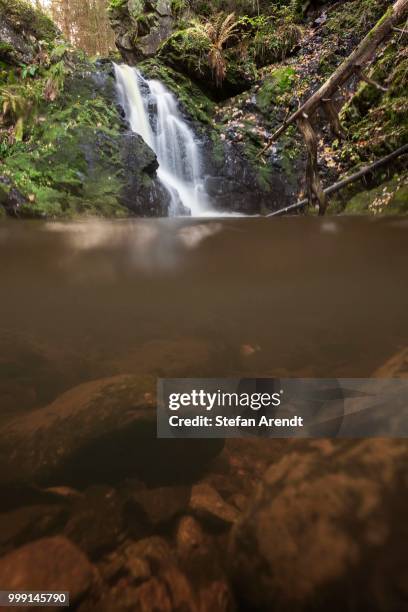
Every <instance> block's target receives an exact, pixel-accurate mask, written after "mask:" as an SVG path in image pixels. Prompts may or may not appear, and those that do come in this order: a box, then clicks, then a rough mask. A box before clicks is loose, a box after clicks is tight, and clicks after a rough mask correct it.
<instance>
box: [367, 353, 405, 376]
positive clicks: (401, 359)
mask: <svg viewBox="0 0 408 612" xmlns="http://www.w3.org/2000/svg"><path fill="white" fill-rule="evenodd" d="M372 377H373V378H408V348H405V349H403V350H402V351H399V352H398V353H397V354H396V355H394V356H393V357H391V359H389V360H388V361H387V362H386V363H385V364H384V365H382V366H381V367H380V368H378V369H377V370H376V371H375V372H374V374H373V375H372Z"/></svg>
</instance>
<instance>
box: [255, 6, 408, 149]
mask: <svg viewBox="0 0 408 612" xmlns="http://www.w3.org/2000/svg"><path fill="white" fill-rule="evenodd" d="M407 13H408V0H397V1H396V2H395V3H394V4H393V6H390V7H389V9H388V10H387V11H386V13H385V14H384V15H383V16H382V17H381V19H380V20H379V21H378V22H377V24H376V25H375V26H374V28H373V29H372V30H371V31H370V32H369V33H368V34H367V36H366V37H365V38H363V40H362V41H361V43H360V44H359V45H358V46H357V47H356V49H355V50H354V51H353V52H352V53H351V55H349V56H348V58H347V59H345V60H344V62H342V63H341V64H340V66H339V67H338V68H337V69H336V70H335V71H334V72H333V74H332V75H331V76H330V77H329V78H328V79H327V81H325V82H324V83H323V85H322V86H321V87H320V88H319V89H318V90H317V91H316V92H315V93H314V94H312V95H311V96H310V97H309V98H308V99H307V100H306V102H304V103H303V104H302V105H301V106H300V107H299V108H298V109H297V110H296V111H295V112H294V113H292V115H291V116H290V117H289V118H288V119H286V120H285V121H284V122H283V123H282V125H281V126H280V127H279V128H278V129H277V130H276V132H275V133H274V134H272V136H271V138H270V141H269V143H268V144H267V145H266V146H265V147H264V149H263V150H262V151H261V153H260V155H262V154H263V153H265V151H266V150H267V149H268V148H269V147H270V146H271V145H272V143H273V142H274V141H275V140H276V139H277V138H278V136H280V135H281V134H283V132H285V131H286V130H287V128H288V127H289V125H291V124H292V123H294V122H295V121H297V119H298V118H299V117H301V116H302V115H304V114H306V115H307V116H308V117H309V118H310V117H311V116H312V115H313V113H314V112H315V111H316V109H317V107H318V106H319V105H320V104H321V102H322V99H323V98H325V99H331V98H332V97H333V95H334V94H335V92H336V91H337V90H338V88H339V87H340V86H341V85H343V83H345V82H346V81H347V80H348V79H349V78H350V77H351V76H352V75H353V74H355V73H359V72H361V68H362V66H363V65H364V64H366V63H367V62H368V61H369V60H370V59H371V58H372V56H373V54H374V52H375V50H376V48H377V47H378V45H379V44H380V42H382V41H383V40H384V38H385V37H386V36H387V35H388V34H389V33H390V32H391V31H392V30H393V28H394V27H395V26H396V25H397V24H398V23H399V22H400V21H401V20H402V19H403V17H405V15H406V14H407Z"/></svg>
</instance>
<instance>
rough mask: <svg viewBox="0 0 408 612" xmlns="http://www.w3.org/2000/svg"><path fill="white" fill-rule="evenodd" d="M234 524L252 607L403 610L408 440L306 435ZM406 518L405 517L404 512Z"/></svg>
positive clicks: (233, 554) (239, 572)
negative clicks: (312, 438)
mask: <svg viewBox="0 0 408 612" xmlns="http://www.w3.org/2000/svg"><path fill="white" fill-rule="evenodd" d="M292 448H293V451H292V452H290V453H289V454H287V455H286V456H284V457H283V458H282V459H281V460H280V461H278V462H277V463H276V464H274V465H271V467H270V468H269V469H268V471H267V472H266V474H265V478H264V480H263V482H262V486H261V487H260V489H259V491H258V493H257V495H256V497H255V499H254V501H253V503H252V504H251V506H250V507H249V509H248V511H247V513H246V514H245V515H244V517H243V518H242V520H240V521H239V523H238V524H237V525H236V526H235V527H234V529H233V532H232V536H231V545H230V567H231V571H232V575H233V578H234V580H235V583H236V586H237V589H238V591H239V593H240V596H241V597H242V599H243V600H244V601H245V602H246V603H247V604H248V606H249V608H250V609H251V610H258V609H260V610H266V609H272V608H273V609H277V610H280V611H281V612H285V611H291V612H293V611H295V610H296V611H303V610H304V611H306V610H316V609H319V610H320V609H330V610H336V611H337V610H338V611H340V610H341V611H343V610H345V609H348V608H349V606H350V601H353V606H354V607H355V609H358V610H368V609H369V610H372V611H373V612H374V611H376V612H379V611H381V612H386V611H390V610H395V611H397V610H403V609H405V608H406V606H407V602H408V590H407V581H406V564H405V561H404V560H405V557H406V550H405V542H406V538H407V527H406V524H405V521H404V520H402V518H401V517H404V516H405V515H406V513H407V511H408V497H407V495H406V487H407V478H406V462H407V457H408V446H407V444H406V442H405V441H403V440H362V441H354V440H350V441H346V440H344V441H336V442H332V441H329V440H321V441H319V442H317V441H310V442H309V441H308V442H298V443H296V445H294V446H293V447H292ZM400 519H401V520H400Z"/></svg>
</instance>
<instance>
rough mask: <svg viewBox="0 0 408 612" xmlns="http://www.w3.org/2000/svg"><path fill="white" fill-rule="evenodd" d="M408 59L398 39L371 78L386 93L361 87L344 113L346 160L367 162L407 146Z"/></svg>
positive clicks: (388, 48)
mask: <svg viewBox="0 0 408 612" xmlns="http://www.w3.org/2000/svg"><path fill="white" fill-rule="evenodd" d="M407 74H408V57H407V56H406V52H405V49H404V48H402V47H401V45H400V43H399V41H398V38H397V35H396V36H394V39H393V40H391V41H390V43H389V44H388V45H387V47H386V49H385V50H384V51H383V53H382V54H380V56H379V57H378V59H377V60H376V62H375V63H374V65H373V67H372V68H371V71H370V73H369V76H370V77H371V78H372V79H373V80H375V81H377V82H378V83H379V84H381V85H382V86H384V87H385V88H386V89H387V91H385V92H383V91H380V90H378V89H377V88H376V87H374V86H373V85H370V84H367V83H362V84H361V85H360V86H359V88H358V90H357V92H356V94H355V95H354V96H353V98H352V99H351V100H350V102H349V103H348V104H346V105H345V107H344V108H343V110H342V114H341V118H342V121H343V123H344V125H345V127H346V128H347V130H348V133H349V134H350V140H349V142H347V143H345V144H344V146H343V147H342V154H343V156H344V158H345V159H352V160H353V161H356V162H358V161H363V160H364V161H365V160H368V159H371V158H372V157H373V155H374V156H380V155H385V154H386V153H388V152H390V151H392V150H394V149H396V148H398V147H400V146H402V145H403V144H405V143H406V142H408V99H407V95H406V75H407Z"/></svg>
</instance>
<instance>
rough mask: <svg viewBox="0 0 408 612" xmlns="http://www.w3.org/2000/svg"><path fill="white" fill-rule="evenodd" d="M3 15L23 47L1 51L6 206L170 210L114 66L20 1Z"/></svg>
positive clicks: (95, 211) (1, 201) (72, 211)
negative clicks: (75, 45) (132, 124)
mask: <svg viewBox="0 0 408 612" xmlns="http://www.w3.org/2000/svg"><path fill="white" fill-rule="evenodd" d="M17 11H18V12H17ZM0 15H2V16H3V17H4V18H5V19H6V20H7V22H6V23H7V28H8V33H9V38H10V39H11V38H12V36H15V38H17V37H19V36H20V38H21V41H20V42H21V44H20V49H23V43H24V45H25V47H24V49H25V57H24V58H22V56H21V54H13V55H10V54H8V53H5V54H3V55H2V60H1V64H0V102H1V107H2V115H1V124H0V158H1V163H0V205H2V207H3V210H5V211H6V212H7V213H8V214H10V215H14V216H15V215H18V216H22V217H47V218H55V217H72V216H76V215H78V214H82V215H83V214H85V215H98V216H106V217H117V216H127V215H129V214H130V213H131V212H135V213H137V214H141V215H157V214H166V210H167V208H166V206H167V201H166V197H165V196H164V194H163V193H162V192H161V187H160V185H159V184H158V183H157V182H156V179H155V171H156V168H157V162H156V158H155V155H154V153H153V152H152V151H151V150H150V149H149V148H148V147H147V146H146V145H145V144H144V143H143V141H142V140H141V139H140V138H139V137H138V136H136V135H134V134H130V133H129V131H128V126H127V124H126V123H125V122H124V120H123V118H122V116H121V113H120V109H119V108H118V106H117V100H116V91H115V81H114V77H113V67H112V63H111V62H110V61H100V60H98V61H91V60H89V59H88V58H86V57H85V56H84V54H83V53H81V52H80V51H78V50H74V49H72V48H71V47H70V46H69V45H68V44H67V43H66V42H65V41H64V40H63V39H62V38H61V36H60V33H59V32H58V30H57V29H56V28H55V26H54V25H53V23H52V22H51V21H50V20H49V19H48V17H46V16H45V15H43V14H42V13H41V12H40V11H37V10H35V9H33V8H32V6H31V5H29V4H28V3H26V2H24V1H22V0H13V2H12V6H11V9H10V7H9V6H8V5H7V6H6V4H5V3H4V2H0ZM14 19H15V21H14ZM2 38H3V39H4V40H5V39H6V35H5V33H4V31H3V35H2ZM23 59H24V60H25V61H23Z"/></svg>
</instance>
